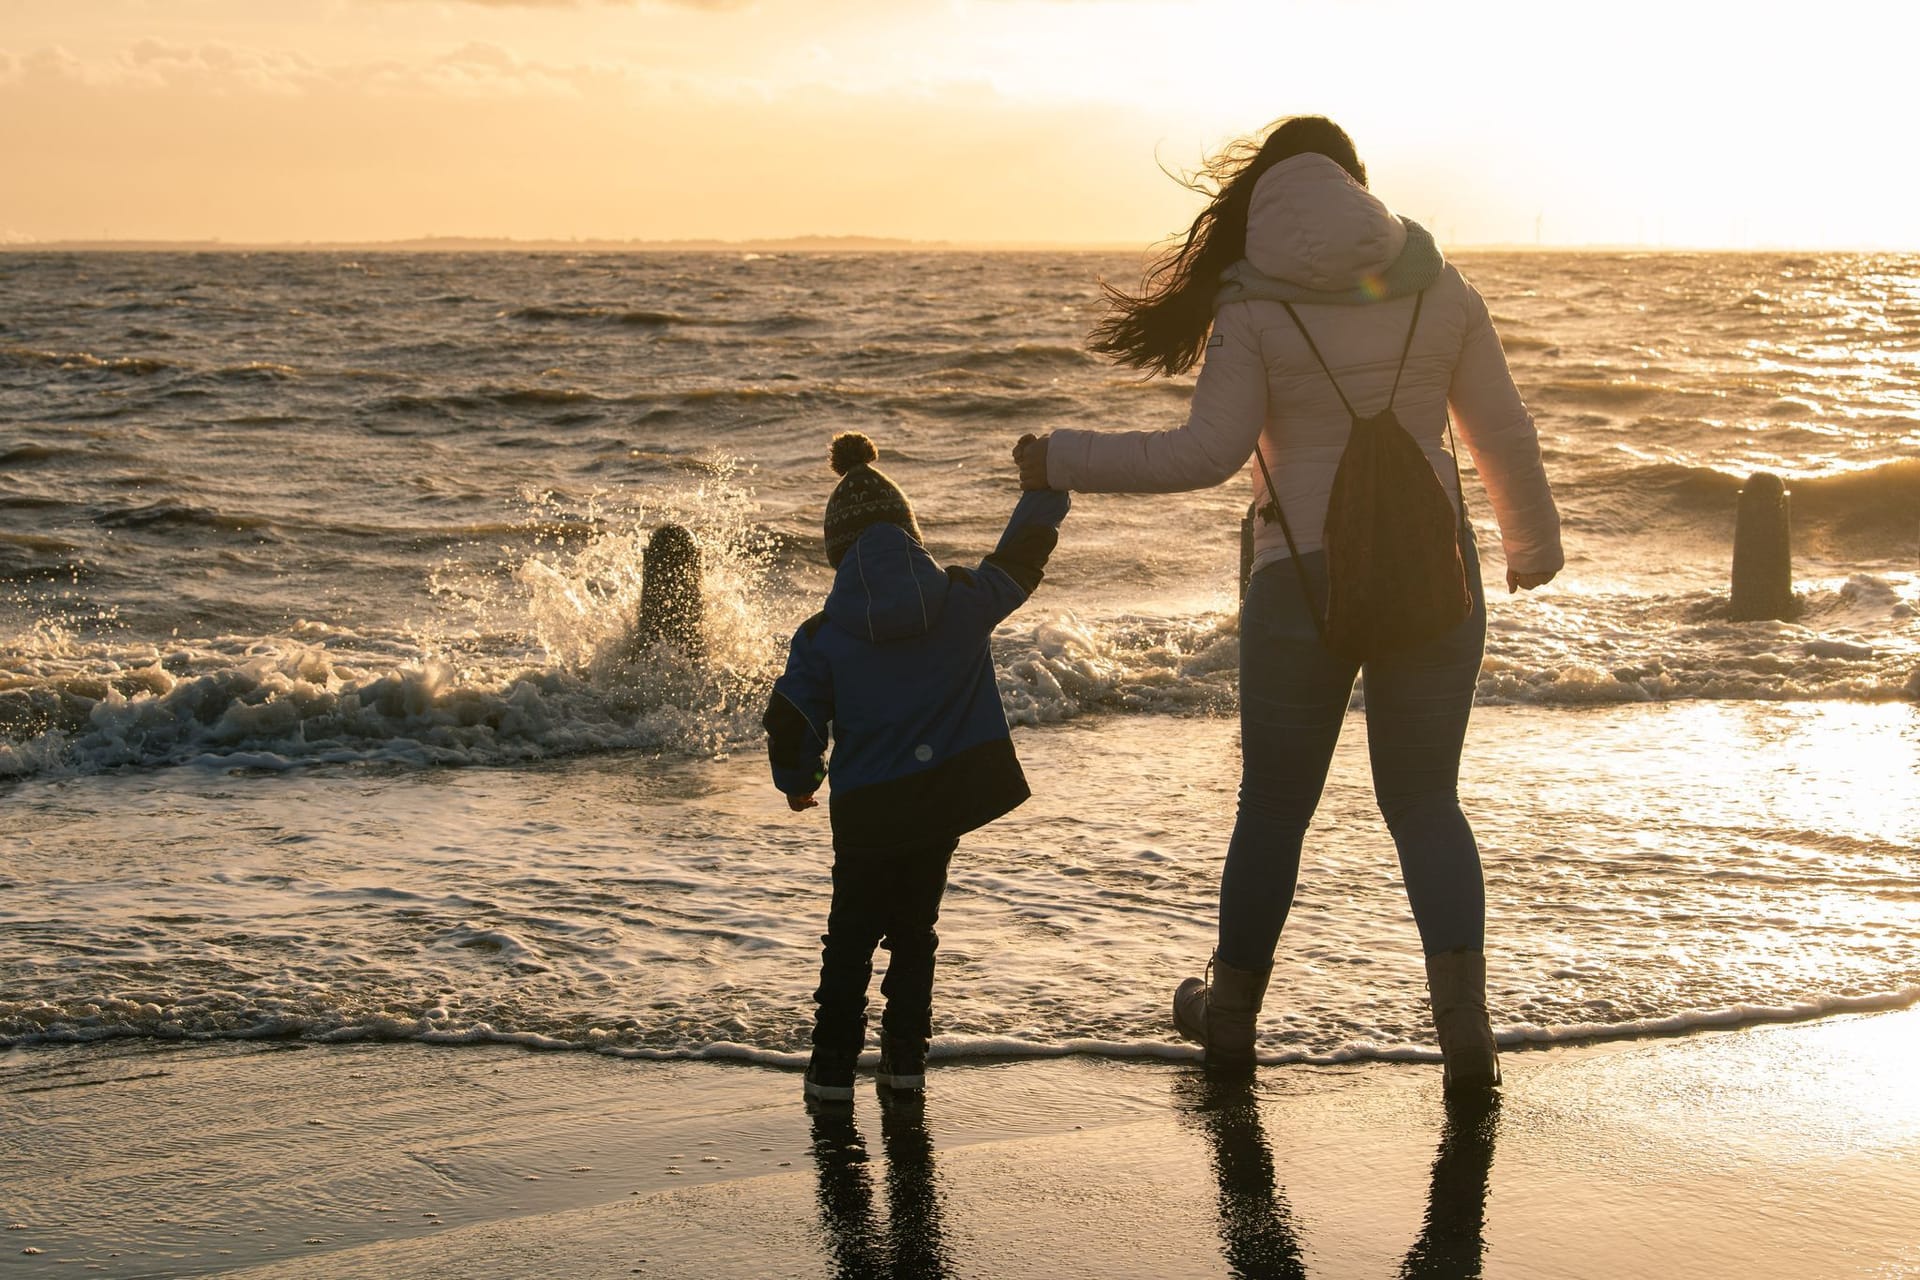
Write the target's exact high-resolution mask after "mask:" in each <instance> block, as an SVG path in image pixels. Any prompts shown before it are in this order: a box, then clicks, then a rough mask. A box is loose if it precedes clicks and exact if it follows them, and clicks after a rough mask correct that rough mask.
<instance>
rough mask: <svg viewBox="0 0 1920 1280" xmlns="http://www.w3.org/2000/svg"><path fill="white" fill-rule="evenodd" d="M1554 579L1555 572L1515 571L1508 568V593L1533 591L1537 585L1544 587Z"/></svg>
mask: <svg viewBox="0 0 1920 1280" xmlns="http://www.w3.org/2000/svg"><path fill="white" fill-rule="evenodd" d="M1552 581H1553V574H1552V573H1551V572H1548V573H1515V572H1514V571H1513V570H1512V569H1509V570H1507V594H1508V595H1512V594H1513V593H1514V592H1516V591H1531V590H1533V589H1534V588H1535V587H1544V586H1546V585H1547V584H1548V583H1549V582H1552Z"/></svg>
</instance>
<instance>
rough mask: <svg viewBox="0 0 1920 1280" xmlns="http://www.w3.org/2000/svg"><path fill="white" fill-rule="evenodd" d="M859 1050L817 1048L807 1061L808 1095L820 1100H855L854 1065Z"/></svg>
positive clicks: (806, 1087)
mask: <svg viewBox="0 0 1920 1280" xmlns="http://www.w3.org/2000/svg"><path fill="white" fill-rule="evenodd" d="M859 1058H860V1055H859V1053H858V1052H855V1053H847V1052H844V1051H842V1050H837V1049H815V1050H814V1051H813V1057H812V1059H810V1060H809V1061H808V1063H807V1079H806V1084H805V1086H804V1088H805V1090H806V1095H807V1097H809V1098H813V1099H815V1100H816V1101H819V1102H852V1101H853V1067H854V1063H855V1062H857V1061H858V1060H859Z"/></svg>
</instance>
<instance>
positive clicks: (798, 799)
mask: <svg viewBox="0 0 1920 1280" xmlns="http://www.w3.org/2000/svg"><path fill="white" fill-rule="evenodd" d="M819 807H820V802H819V801H818V800H815V799H814V798H813V793H812V792H808V793H807V794H806V795H804V796H788V797H787V808H789V809H791V810H793V811H794V812H795V813H805V812H806V811H807V810H809V809H818V808H819Z"/></svg>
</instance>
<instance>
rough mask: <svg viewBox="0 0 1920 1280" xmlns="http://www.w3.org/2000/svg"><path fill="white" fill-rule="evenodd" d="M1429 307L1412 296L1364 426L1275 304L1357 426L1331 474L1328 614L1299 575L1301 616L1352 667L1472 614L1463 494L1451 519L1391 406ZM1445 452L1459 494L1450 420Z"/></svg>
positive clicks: (1276, 501)
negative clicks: (1381, 394) (1377, 406)
mask: <svg viewBox="0 0 1920 1280" xmlns="http://www.w3.org/2000/svg"><path fill="white" fill-rule="evenodd" d="M1425 300H1426V293H1425V291H1422V292H1421V293H1419V294H1417V295H1415V297H1414V301H1413V320H1412V322H1411V323H1409V324H1408V325H1407V338H1406V342H1405V343H1404V344H1402V346H1401V348H1400V367H1399V368H1398V369H1395V370H1394V373H1393V390H1392V391H1390V392H1388V393H1387V407H1386V408H1384V409H1382V410H1381V411H1380V412H1378V413H1376V414H1374V415H1373V416H1372V417H1369V418H1363V417H1361V416H1360V415H1359V414H1358V413H1356V412H1355V411H1354V408H1353V405H1351V404H1349V403H1348V401H1347V396H1346V393H1345V392H1344V391H1342V390H1341V389H1340V383H1339V380H1338V379H1336V378H1335V377H1334V376H1333V370H1332V369H1330V368H1328V367H1327V360H1326V357H1325V356H1323V355H1321V354H1320V348H1319V347H1317V346H1315V345H1314V341H1313V335H1312V334H1310V333H1308V332H1307V326H1306V325H1304V324H1302V323H1301V322H1300V316H1299V314H1298V313H1297V312H1295V311H1294V309H1293V307H1292V305H1291V304H1289V303H1282V304H1281V305H1282V306H1285V307H1286V308H1287V314H1288V315H1289V316H1292V317H1293V323H1294V324H1295V325H1296V326H1297V327H1298V328H1299V330H1300V336H1301V337H1303V338H1305V339H1306V340H1307V349H1308V350H1310V351H1312V352H1313V358H1314V359H1316V360H1318V361H1319V362H1320V368H1321V369H1322V370H1324V371H1325V372H1326V375H1327V380H1328V381H1329V382H1331V383H1333V393H1334V394H1335V395H1337V396H1339V397H1340V403H1341V404H1342V405H1343V406H1345V407H1346V410H1347V414H1348V416H1349V417H1351V418H1352V419H1353V429H1352V431H1351V432H1350V434H1349V435H1348V436H1347V447H1346V449H1345V451H1344V452H1342V453H1341V455H1340V466H1339V468H1338V469H1337V470H1336V471H1335V472H1334V475H1333V493H1332V495H1331V497H1329V499H1328V501H1327V523H1326V528H1325V534H1324V539H1325V543H1324V545H1325V547H1326V554H1327V607H1326V610H1325V612H1324V613H1322V611H1321V609H1320V608H1319V606H1318V604H1317V603H1316V602H1315V601H1314V598H1313V589H1312V587H1310V586H1309V585H1308V584H1307V578H1306V575H1305V574H1304V573H1302V574H1300V575H1299V576H1300V590H1301V592H1302V594H1304V595H1305V597H1306V601H1307V612H1308V613H1309V614H1311V615H1312V617H1313V621H1314V626H1315V627H1316V628H1318V630H1319V632H1320V639H1321V641H1322V643H1324V644H1325V645H1326V646H1327V648H1328V649H1329V650H1331V651H1332V652H1334V653H1336V654H1338V655H1339V656H1341V657H1343V658H1347V659H1349V660H1351V661H1353V662H1365V661H1367V660H1368V659H1369V658H1377V657H1379V656H1380V655H1382V654H1386V653H1392V652H1394V651H1395V650H1398V649H1406V648H1411V647H1413V646H1414V645H1418V644H1422V643H1424V642H1426V641H1428V640H1432V639H1434V638H1436V637H1438V636H1441V635H1444V634H1445V633H1446V632H1447V631H1449V630H1451V629H1452V628H1454V627H1456V626H1458V625H1459V624H1460V622H1461V621H1462V620H1463V619H1465V618H1466V616H1467V615H1468V614H1469V613H1471V612H1472V611H1473V596H1472V594H1471V593H1470V592H1469V591H1468V589H1467V571H1466V565H1465V563H1464V562H1463V561H1462V560H1461V557H1460V545H1461V539H1462V535H1463V534H1464V533H1465V531H1466V527H1467V510H1466V492H1465V490H1464V489H1463V490H1461V497H1460V510H1459V512H1458V513H1457V515H1456V513H1455V511H1454V507H1453V503H1452V502H1450V501H1449V500H1448V499H1447V491H1446V490H1445V489H1444V488H1442V487H1441V485H1440V477H1438V476H1436V475H1435V474H1434V473H1433V465H1432V464H1431V463H1429V462H1428V461H1427V455H1426V454H1425V453H1424V452H1423V451H1422V450H1421V448H1420V446H1419V445H1418V444H1416V443H1415V442H1414V439H1413V437H1412V436H1410V435H1408V434H1407V429H1406V428H1405V427H1403V426H1401V425H1400V419H1399V418H1397V417H1395V416H1394V412H1393V397H1394V396H1395V395H1396V394H1398V392H1399V390H1400V375H1401V374H1402V373H1403V372H1405V370H1406V367H1407V352H1408V351H1410V350H1412V349H1413V331H1414V329H1415V328H1416V327H1417V326H1418V325H1419V323H1420V304H1421V303H1422V302H1424V301H1425ZM1447 444H1448V446H1449V447H1450V448H1452V449H1453V451H1454V461H1453V476H1454V483H1455V484H1456V485H1458V484H1459V480H1460V458H1459V450H1458V447H1457V446H1455V445H1454V443H1453V419H1452V418H1451V417H1449V418H1448V419H1447ZM1253 456H1254V458H1255V459H1256V460H1258V462H1259V463H1260V476H1261V479H1263V480H1264V481H1265V482H1266V486H1267V503H1266V505H1265V506H1263V507H1261V508H1260V515H1261V517H1262V518H1263V519H1265V520H1267V521H1269V522H1274V521H1277V522H1278V523H1279V525H1280V531H1281V532H1282V533H1283V534H1285V535H1286V539H1287V550H1288V551H1289V552H1290V553H1292V555H1293V558H1294V561H1295V563H1296V565H1297V564H1298V562H1299V559H1300V551H1299V548H1298V547H1296V546H1295V545H1294V541H1293V530H1292V529H1290V528H1288V527H1287V517H1286V513H1285V512H1284V511H1282V510H1281V509H1280V496H1279V490H1277V489H1275V488H1274V487H1273V476H1272V475H1271V474H1270V473H1269V472H1268V471H1267V460H1266V458H1265V456H1263V454H1262V453H1261V450H1260V447H1259V445H1255V447H1254V451H1253Z"/></svg>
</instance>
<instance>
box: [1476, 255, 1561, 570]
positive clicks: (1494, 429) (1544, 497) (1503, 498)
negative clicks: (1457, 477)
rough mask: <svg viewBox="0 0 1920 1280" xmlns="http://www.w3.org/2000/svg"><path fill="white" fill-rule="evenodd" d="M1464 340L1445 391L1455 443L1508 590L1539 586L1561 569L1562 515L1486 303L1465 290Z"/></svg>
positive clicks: (1530, 418) (1531, 420) (1536, 436)
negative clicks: (1496, 541)
mask: <svg viewBox="0 0 1920 1280" xmlns="http://www.w3.org/2000/svg"><path fill="white" fill-rule="evenodd" d="M1467 306H1468V317H1467V337H1466V342H1465V344H1464V345H1463V346H1462V348H1461V351H1460V363H1459V364H1457V365H1455V366H1454V370H1453V381H1452V383H1451V384H1450V385H1449V386H1448V388H1447V402H1448V403H1449V404H1450V405H1451V406H1452V408H1453V414H1454V420H1455V421H1456V422H1457V423H1458V424H1459V427H1460V438H1461V439H1462V440H1464V441H1465V442H1466V446H1467V449H1468V450H1469V451H1470V452H1471V453H1472V454H1473V464H1474V466H1475V467H1476V468H1478V469H1479V472H1480V483H1481V484H1482V485H1484V486H1485V488H1486V491H1487V499H1488V501H1489V502H1491V503H1492V504H1493V514H1494V518H1495V519H1496V520H1497V521H1499V524H1500V540H1501V544H1502V545H1503V546H1504V548H1505V550H1506V555H1507V590H1509V591H1512V590H1513V589H1514V588H1516V587H1537V586H1540V585H1542V584H1544V583H1546V582H1547V581H1549V580H1551V579H1552V577H1553V575H1554V574H1555V573H1557V572H1559V570H1560V569H1561V567H1562V566H1564V565H1565V563H1566V557H1565V555H1564V554H1563V553H1562V551H1561V549H1560V511H1559V509H1558V508H1557V507H1555V506H1554V502H1553V489H1552V488H1551V486H1549V485H1548V484H1547V471H1546V467H1545V466H1544V465H1543V464H1542V463H1541V460H1540V435H1539V432H1538V431H1537V430H1535V428H1534V425H1533V415H1532V414H1530V413H1528V412H1527V406H1526V404H1525V403H1524V402H1523V401H1522V400H1521V399H1520V392H1519V390H1518V389H1517V388H1516V387H1515V386H1514V385H1513V374H1512V372H1511V371H1509V370H1508V368H1507V357H1506V353H1505V352H1503V351H1502V350H1501V349H1500V337H1499V335H1498V334H1496V333H1495V332H1494V329H1493V318H1492V317H1491V316H1490V315H1488V314H1487V304H1486V302H1485V301H1483V300H1482V299H1481V297H1480V294H1479V293H1478V292H1477V291H1476V290H1475V289H1474V288H1473V286H1472V285H1468V286H1467Z"/></svg>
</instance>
